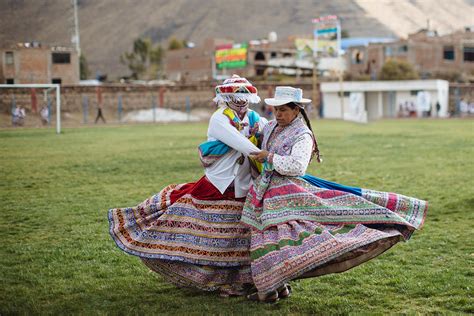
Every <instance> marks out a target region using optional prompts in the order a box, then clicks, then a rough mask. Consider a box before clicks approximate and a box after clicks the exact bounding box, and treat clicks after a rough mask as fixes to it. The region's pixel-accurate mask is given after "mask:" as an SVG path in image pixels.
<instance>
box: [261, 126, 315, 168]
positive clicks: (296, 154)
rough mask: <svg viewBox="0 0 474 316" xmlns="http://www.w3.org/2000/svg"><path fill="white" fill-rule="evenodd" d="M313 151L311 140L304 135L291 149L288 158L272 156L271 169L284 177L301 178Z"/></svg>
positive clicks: (307, 135) (308, 135)
mask: <svg viewBox="0 0 474 316" xmlns="http://www.w3.org/2000/svg"><path fill="white" fill-rule="evenodd" d="M312 151H313V138H312V137H311V135H310V134H304V135H302V136H301V138H300V139H299V140H298V141H297V142H296V143H295V144H294V145H293V147H292V148H291V153H290V155H289V156H280V155H277V154H274V155H273V159H272V161H269V162H270V163H272V164H273V169H274V170H276V171H277V172H278V173H279V174H282V175H286V176H294V177H296V176H303V175H304V174H305V173H306V169H307V168H308V165H309V161H310V160H311V154H312Z"/></svg>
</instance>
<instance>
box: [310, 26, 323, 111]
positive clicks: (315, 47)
mask: <svg viewBox="0 0 474 316" xmlns="http://www.w3.org/2000/svg"><path fill="white" fill-rule="evenodd" d="M313 23H317V22H315V21H314V20H313ZM313 37H314V42H313V80H312V81H313V87H312V91H313V94H312V98H313V102H314V104H315V105H317V106H315V108H316V113H317V116H319V113H321V111H320V110H319V107H320V106H321V102H320V100H319V93H318V91H317V89H318V74H317V72H318V67H317V65H318V63H317V58H318V32H317V27H316V26H315V27H314V28H313Z"/></svg>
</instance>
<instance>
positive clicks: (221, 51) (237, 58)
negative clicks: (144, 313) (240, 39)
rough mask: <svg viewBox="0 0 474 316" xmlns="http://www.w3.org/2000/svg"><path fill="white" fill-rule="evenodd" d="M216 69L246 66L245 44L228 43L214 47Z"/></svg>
mask: <svg viewBox="0 0 474 316" xmlns="http://www.w3.org/2000/svg"><path fill="white" fill-rule="evenodd" d="M215 58H216V66H217V69H235V68H244V67H245V66H247V44H246V43H242V44H228V45H221V46H217V47H216V52H215Z"/></svg>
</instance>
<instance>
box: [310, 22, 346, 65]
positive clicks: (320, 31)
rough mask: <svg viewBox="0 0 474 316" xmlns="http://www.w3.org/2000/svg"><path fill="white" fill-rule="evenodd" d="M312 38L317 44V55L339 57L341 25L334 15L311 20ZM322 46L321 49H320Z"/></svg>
mask: <svg viewBox="0 0 474 316" xmlns="http://www.w3.org/2000/svg"><path fill="white" fill-rule="evenodd" d="M312 22H313V25H314V29H313V36H314V40H315V41H316V42H318V44H317V47H318V50H317V53H318V54H319V53H321V55H322V56H324V57H339V56H340V51H341V24H340V21H339V18H338V17H337V16H336V15H328V16H322V17H319V18H316V19H313V21H312ZM320 46H322V47H320Z"/></svg>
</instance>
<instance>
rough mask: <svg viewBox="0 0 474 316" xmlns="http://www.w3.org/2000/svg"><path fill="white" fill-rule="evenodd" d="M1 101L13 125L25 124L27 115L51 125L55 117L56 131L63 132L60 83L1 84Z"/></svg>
mask: <svg viewBox="0 0 474 316" xmlns="http://www.w3.org/2000/svg"><path fill="white" fill-rule="evenodd" d="M0 102H1V107H2V108H3V109H5V108H6V109H7V112H8V113H9V115H10V116H11V124H12V125H13V126H21V125H23V124H25V121H26V117H27V116H37V117H38V119H39V120H40V121H41V122H42V124H43V125H51V124H53V121H54V119H55V121H56V133H57V134H60V133H61V115H60V114H61V86H60V85H59V84H0Z"/></svg>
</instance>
